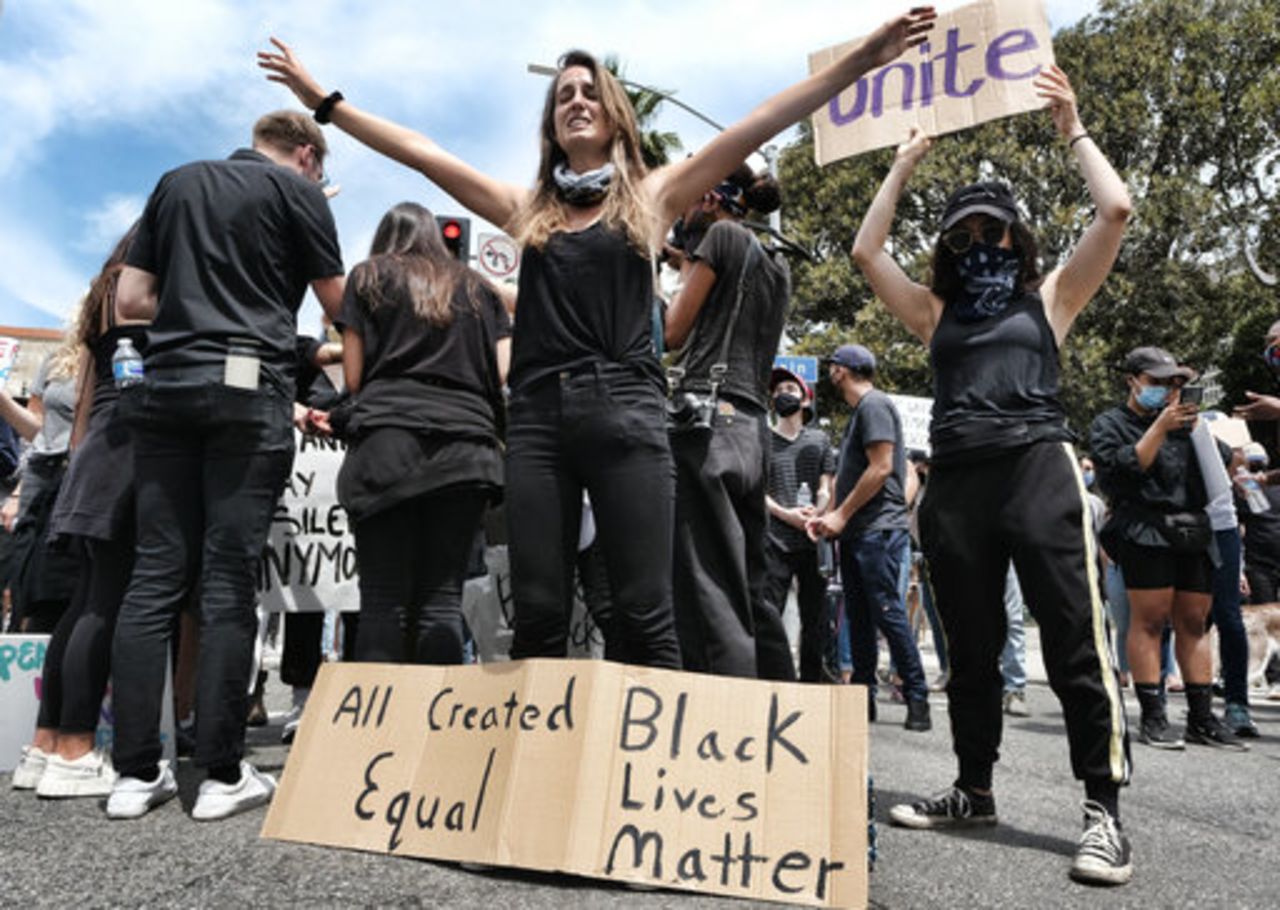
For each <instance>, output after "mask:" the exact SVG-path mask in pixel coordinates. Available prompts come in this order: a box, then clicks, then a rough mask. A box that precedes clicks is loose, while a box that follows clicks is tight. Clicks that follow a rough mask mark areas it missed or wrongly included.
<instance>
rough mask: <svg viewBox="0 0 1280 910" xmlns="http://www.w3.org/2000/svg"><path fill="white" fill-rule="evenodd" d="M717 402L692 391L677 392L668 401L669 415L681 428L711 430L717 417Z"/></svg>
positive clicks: (672, 422)
mask: <svg viewBox="0 0 1280 910" xmlns="http://www.w3.org/2000/svg"><path fill="white" fill-rule="evenodd" d="M715 411H716V409H715V402H714V400H713V399H712V398H709V397H706V396H702V395H695V394H693V393H692V392H676V393H675V394H673V395H672V396H671V400H670V401H669V402H667V416H668V417H669V418H670V420H671V424H672V425H673V426H674V427H676V428H679V429H682V430H683V429H699V430H710V429H711V424H712V421H713V420H714V418H715Z"/></svg>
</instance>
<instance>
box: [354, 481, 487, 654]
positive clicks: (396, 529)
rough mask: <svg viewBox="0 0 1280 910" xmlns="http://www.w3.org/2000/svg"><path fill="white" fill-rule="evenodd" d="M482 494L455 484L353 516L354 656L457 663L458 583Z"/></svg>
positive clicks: (459, 641) (473, 535) (459, 632)
mask: <svg viewBox="0 0 1280 910" xmlns="http://www.w3.org/2000/svg"><path fill="white" fill-rule="evenodd" d="M487 500H488V494H487V493H486V492H485V491H483V490H481V489H479V488H476V487H454V488H451V489H447V490H440V491H438V492H433V493H427V494H425V495H422V496H415V497H413V498H412V499H406V500H405V501H404V502H400V503H397V504H396V505H394V506H391V507H390V508H388V509H385V510H383V511H381V512H377V513H375V514H373V515H370V516H368V517H367V518H362V519H361V520H359V521H357V522H356V523H355V538H356V553H357V555H358V558H359V560H360V631H359V633H358V634H357V636H356V660H361V661H375V662H380V663H419V664H460V663H462V661H463V629H462V585H463V582H465V581H466V578H467V569H468V568H469V566H470V563H471V550H472V543H473V542H474V541H475V538H476V533H477V532H478V531H479V530H480V522H481V519H483V518H484V510H485V505H486V503H487Z"/></svg>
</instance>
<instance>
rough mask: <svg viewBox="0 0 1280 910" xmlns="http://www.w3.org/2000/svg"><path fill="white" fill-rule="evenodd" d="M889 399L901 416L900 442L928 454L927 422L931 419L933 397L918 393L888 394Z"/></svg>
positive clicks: (929, 450)
mask: <svg viewBox="0 0 1280 910" xmlns="http://www.w3.org/2000/svg"><path fill="white" fill-rule="evenodd" d="M889 400H890V401H892V402H893V406H894V407H895V408H897V409H898V416H899V417H901V418H902V444H903V445H905V446H906V447H907V448H908V449H919V450H920V451H922V452H924V453H925V454H926V455H928V454H929V453H930V452H931V451H932V450H931V449H930V448H929V424H930V423H931V422H932V420H933V399H932V398H922V397H920V396H919V395H890V396H889Z"/></svg>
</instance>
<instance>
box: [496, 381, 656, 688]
mask: <svg viewBox="0 0 1280 910" xmlns="http://www.w3.org/2000/svg"><path fill="white" fill-rule="evenodd" d="M584 488H585V489H586V490H587V492H588V493H590V495H591V507H592V511H593V513H594V515H595V522H596V533H597V540H598V542H599V544H600V548H601V551H602V552H603V554H604V561H605V566H606V568H607V571H608V575H609V590H610V592H611V594H612V597H613V616H612V618H611V620H610V621H609V622H608V624H607V626H608V627H606V628H602V631H603V632H604V635H605V641H606V643H609V644H612V646H613V647H611V648H610V653H612V654H618V655H619V656H622V657H624V658H625V660H626V661H627V662H630V663H636V664H643V665H649V666H659V667H672V668H678V667H679V666H680V646H679V644H678V642H677V640H676V629H675V617H674V614H673V612H672V608H671V534H672V518H673V512H674V498H675V469H674V466H673V465H672V461H671V448H670V446H669V445H668V443H667V429H666V405H665V400H664V399H663V397H662V395H661V394H660V392H659V391H658V389H657V388H656V387H655V386H654V384H653V383H652V381H650V380H646V379H644V378H641V377H640V376H638V375H636V374H635V373H634V372H633V371H631V370H630V369H628V368H625V367H621V366H605V365H601V366H598V367H596V368H595V369H593V370H587V371H585V372H580V373H577V374H567V373H564V374H560V375H558V376H555V377H552V378H550V379H548V380H545V381H543V382H539V383H537V384H536V385H535V386H534V387H533V388H531V389H524V390H521V391H519V392H517V393H516V394H515V395H514V396H513V397H512V400H511V410H510V423H509V428H508V431H507V524H508V531H509V534H510V557H511V586H512V593H513V594H514V596H515V609H516V617H515V638H514V641H513V642H512V646H511V656H512V657H513V658H516V659H520V658H525V657H563V656H565V654H566V653H567V647H568V636H569V618H570V611H571V609H572V606H573V575H574V562H575V557H576V556H577V552H578V527H579V523H580V519H581V516H582V491H583V489H584Z"/></svg>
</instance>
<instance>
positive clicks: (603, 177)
mask: <svg viewBox="0 0 1280 910" xmlns="http://www.w3.org/2000/svg"><path fill="white" fill-rule="evenodd" d="M551 176H552V178H553V179H554V180H555V182H556V190H557V191H558V192H559V193H560V198H561V199H563V200H564V201H565V202H567V203H569V204H570V205H579V206H587V205H595V204H596V203H597V202H599V201H600V200H601V199H603V198H604V196H605V193H607V192H608V191H609V184H610V183H611V182H612V181H613V165H612V164H605V165H604V166H603V167H598V168H596V169H595V170H594V171H587V172H586V173H585V174H579V173H578V172H577V171H574V170H571V169H570V168H569V165H568V163H567V162H564V161H561V162H560V163H559V164H557V165H556V166H555V167H554V168H553V169H552V171H551Z"/></svg>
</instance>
